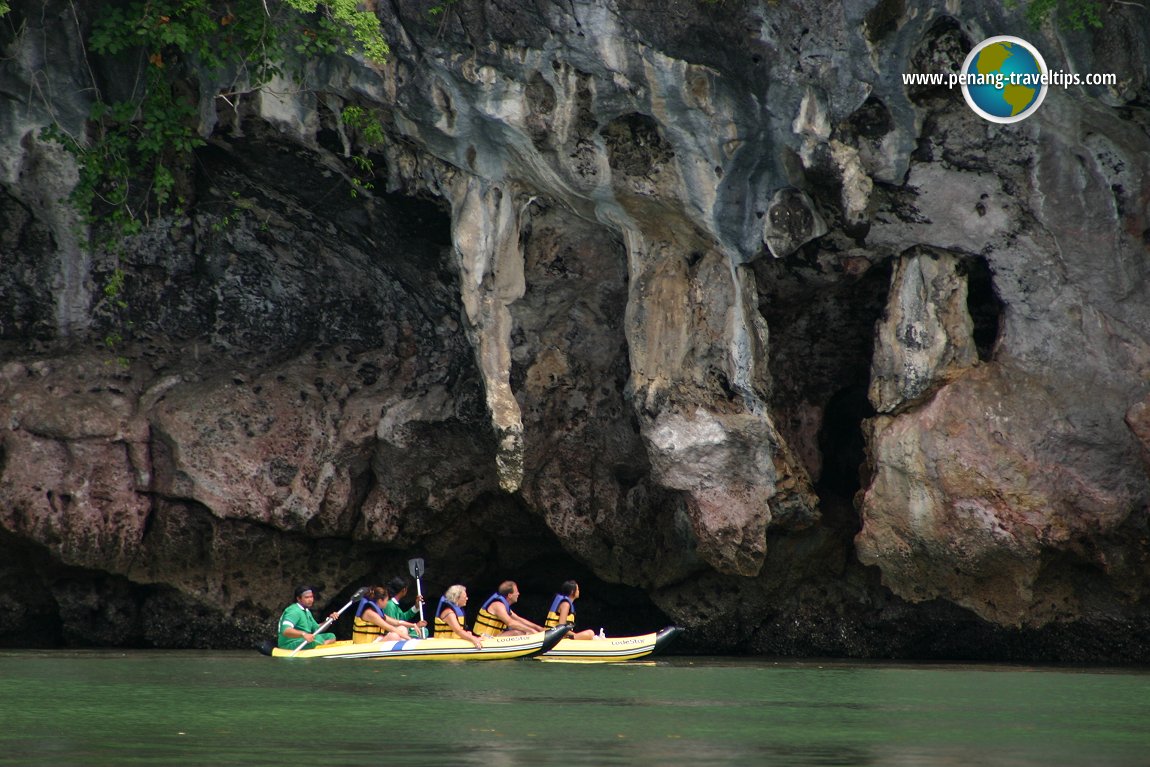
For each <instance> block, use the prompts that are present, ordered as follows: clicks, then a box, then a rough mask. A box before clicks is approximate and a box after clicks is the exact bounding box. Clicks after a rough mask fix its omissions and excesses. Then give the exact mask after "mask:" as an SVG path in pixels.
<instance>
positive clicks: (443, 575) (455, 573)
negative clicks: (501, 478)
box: [423, 492, 671, 636]
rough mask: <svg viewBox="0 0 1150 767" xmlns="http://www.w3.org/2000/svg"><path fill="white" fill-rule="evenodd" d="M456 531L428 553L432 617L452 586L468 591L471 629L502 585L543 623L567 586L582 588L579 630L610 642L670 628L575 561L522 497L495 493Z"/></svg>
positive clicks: (631, 592)
mask: <svg viewBox="0 0 1150 767" xmlns="http://www.w3.org/2000/svg"><path fill="white" fill-rule="evenodd" d="M457 519H458V522H457V524H455V525H453V526H452V527H451V528H449V529H448V530H445V531H443V532H442V533H441V534H440V535H439V536H437V539H436V540H434V541H432V542H431V544H432V545H431V546H429V549H428V551H427V552H426V564H427V576H426V577H425V578H424V580H423V593H424V597H425V598H426V600H427V606H426V607H425V612H427V613H429V614H430V612H431V611H434V609H435V606H436V604H437V603H438V601H439V597H440V596H441V595H442V594H443V592H444V590H446V589H447V587H448V586H450V585H452V584H453V583H460V584H462V585H464V586H466V587H467V597H468V604H467V607H466V612H467V621H468V625H469V626H470V625H472V624H473V622H474V619H475V615H476V614H477V613H478V612H479V608H480V607H481V606H482V605H483V603H484V602H485V601H486V600H487V598H488V597H489V596H491V595H492V594H493V593H494V592H495V591H496V589H498V588H499V584H500V583H502V582H503V581H506V580H512V581H515V583H516V584H518V586H519V591H520V597H519V602H518V603H517V604H516V607H515V612H516V613H518V614H520V615H522V616H523V617H525V618H527V619H528V620H531V621H534V622H536V623H540V624H541V623H543V620H544V618H545V617H546V615H547V610H548V608H549V607H550V606H551V600H552V598H553V597H554V596H555V594H556V592H558V590H559V587H560V585H561V584H562V583H563V582H564V581H567V580H575V581H577V582H578V583H579V590H580V597H579V601H578V603H577V604H576V608H577V610H576V612H577V619H576V620H577V625H578V626H579V627H581V628H595V629H598V628H599V627H603V628H604V629H605V630H606V631H607V634H608V635H609V636H627V635H631V634H645V633H648V632H651V631H657V630H658V629H661V628H663V627H664V626H666V625H668V624H669V623H671V621H670V619H669V618H668V617H667V615H666V614H665V613H663V612H662V611H661V610H659V609H658V608H657V607H656V606H655V604H654V603H653V602H652V601H651V599H650V597H649V596H647V594H646V593H645V592H644V591H643V590H642V589H639V588H635V587H633V586H626V585H623V584H619V583H608V582H607V581H605V580H603V579H601V578H599V577H597V576H596V575H594V573H593V572H592V570H591V569H590V568H589V567H588V566H587V565H585V564H583V563H582V562H581V561H580V560H579V559H577V558H576V557H574V556H572V555H571V554H570V553H569V552H567V551H566V550H565V549H564V548H563V546H562V545H561V544H560V542H559V540H558V538H557V537H556V536H555V534H554V533H553V532H552V531H551V530H550V529H549V528H548V527H547V525H546V523H545V522H544V521H543V519H542V518H540V517H539V516H538V515H537V514H535V513H534V512H532V511H531V510H530V509H529V508H528V506H527V503H526V502H525V501H524V500H523V499H522V498H520V497H519V496H518V495H507V494H504V493H498V492H496V493H489V494H486V495H484V496H481V497H480V498H478V499H476V500H475V501H474V502H473V503H472V504H471V506H470V507H469V508H468V510H467V513H465V514H463V515H461V516H460V517H458V518H457Z"/></svg>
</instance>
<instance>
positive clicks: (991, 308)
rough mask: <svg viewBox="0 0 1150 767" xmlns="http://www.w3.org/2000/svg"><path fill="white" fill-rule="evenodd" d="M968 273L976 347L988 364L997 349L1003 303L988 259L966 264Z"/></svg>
mask: <svg viewBox="0 0 1150 767" xmlns="http://www.w3.org/2000/svg"><path fill="white" fill-rule="evenodd" d="M962 263H963V266H964V268H965V270H966V310H967V311H968V312H970V319H971V320H972V321H973V323H974V345H975V348H976V349H977V350H978V359H979V360H981V361H982V362H987V361H989V360H990V359H991V357H993V356H994V346H995V344H996V343H997V342H998V333H999V330H1000V329H1001V327H1002V312H1003V304H1002V300H1001V299H1000V298H999V297H998V294H997V293H996V292H995V291H994V279H993V276H992V274H991V271H990V264H988V263H987V261H986V259H985V258H972V259H968V260H965V261H963V262H962Z"/></svg>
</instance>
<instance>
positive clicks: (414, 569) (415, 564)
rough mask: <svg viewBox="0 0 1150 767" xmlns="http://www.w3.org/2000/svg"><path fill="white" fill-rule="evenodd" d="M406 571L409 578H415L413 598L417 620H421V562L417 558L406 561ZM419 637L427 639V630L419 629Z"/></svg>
mask: <svg viewBox="0 0 1150 767" xmlns="http://www.w3.org/2000/svg"><path fill="white" fill-rule="evenodd" d="M407 569H408V571H409V572H410V573H411V577H412V578H415V596H416V597H417V599H416V600H415V603H416V604H417V605H419V620H420V621H422V620H423V587H422V586H421V585H420V584H419V579H420V578H422V577H423V560H422V559H420V558H419V557H416V558H415V559H409V560H407ZM419 636H420V637H421V638H423V639H427V629H426V628H421V629H420V630H419Z"/></svg>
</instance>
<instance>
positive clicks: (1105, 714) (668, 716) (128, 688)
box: [0, 653, 1150, 767]
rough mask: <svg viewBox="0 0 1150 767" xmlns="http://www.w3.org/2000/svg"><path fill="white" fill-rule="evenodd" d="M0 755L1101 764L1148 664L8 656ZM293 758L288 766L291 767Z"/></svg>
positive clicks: (245, 762)
mask: <svg viewBox="0 0 1150 767" xmlns="http://www.w3.org/2000/svg"><path fill="white" fill-rule="evenodd" d="M0 700H3V701H5V704H4V711H5V726H4V727H3V728H0V765H9V764H11V765H21V767H41V766H47V765H53V767H55V766H56V765H84V767H111V766H112V765H115V766H116V767H121V766H122V765H181V764H188V765H206V764H211V765H236V767H254V766H255V765H265V764H267V765H272V764H277V765H278V764H282V763H283V762H284V761H285V760H284V758H283V755H284V753H285V748H289V749H291V748H299V749H300V750H301V751H300V752H301V753H305V754H313V753H314V754H315V759H314V761H315V762H316V763H319V764H325V765H330V766H331V767H339V766H340V765H355V767H370V766H371V765H376V764H378V765H385V764H386V765H391V764H393V763H395V762H396V761H403V762H411V763H414V764H463V765H469V764H477V765H478V764H482V765H532V766H533V767H534V766H537V765H551V764H555V765H558V764H563V765H567V766H568V767H570V766H571V765H691V767H700V766H701V765H702V766H707V767H709V766H710V765H739V766H740V767H743V766H744V765H788V766H794V765H798V766H801V765H915V767H953V766H956V765H964V767H965V765H971V764H978V765H1011V767H1038V766H1039V765H1042V767H1047V765H1075V766H1076V767H1077V766H1078V765H1084V764H1089V765H1101V766H1102V767H1134V765H1143V764H1145V763H1146V759H1145V754H1146V753H1150V733H1148V732H1147V728H1146V727H1145V723H1146V722H1147V721H1150V675H1148V674H1146V673H1145V672H1144V671H1140V670H1131V671H1109V672H1107V673H1081V672H1080V670H1065V669H1017V668H1009V667H1005V668H1003V667H985V666H983V667H958V666H955V667H914V666H905V665H903V666H896V665H882V664H825V665H812V664H772V663H766V662H762V661H754V660H703V661H700V660H699V659H668V660H665V661H660V662H659V663H657V664H655V665H649V666H634V667H631V666H627V665H625V664H621V665H619V666H583V665H570V664H544V663H535V662H526V661H525V662H505V663H429V662H407V663H398V662H392V661H386V662H379V661H375V662H372V661H368V662H354V661H346V662H331V661H326V662H325V661H318V662H302V663H296V662H286V661H277V660H272V659H268V658H263V657H262V656H255V655H254V654H253V655H248V654H227V653H222V654H212V655H209V654H194V653H138V654H131V653H129V654H122V653H120V654H116V655H115V656H107V655H104V656H102V655H86V656H77V655H74V654H73V655H62V654H61V655H53V654H50V653H49V654H44V653H30V654H20V653H0ZM289 761H290V760H289Z"/></svg>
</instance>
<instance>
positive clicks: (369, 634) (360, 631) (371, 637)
mask: <svg viewBox="0 0 1150 767" xmlns="http://www.w3.org/2000/svg"><path fill="white" fill-rule="evenodd" d="M369 605H370V609H372V610H375V611H376V613H379V608H378V607H377V606H376V605H375V603H374V602H372V601H371V600H369V599H363V600H360V603H359V607H358V609H356V611H355V620H353V621H352V622H351V641H352V643H353V644H366V643H368V642H374V641H375V640H376V639H378V638H379V637H380V636H382V635H383V634H386V633H387V631H386V630H385V629H383V628H380V627H379V626H377V625H375V624H374V623H372V622H370V621H367V620H364V619H363V618H362V617H361V616H362V615H363V613H364V612H365V611H366V610H368V609H369V607H368V606H369Z"/></svg>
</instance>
